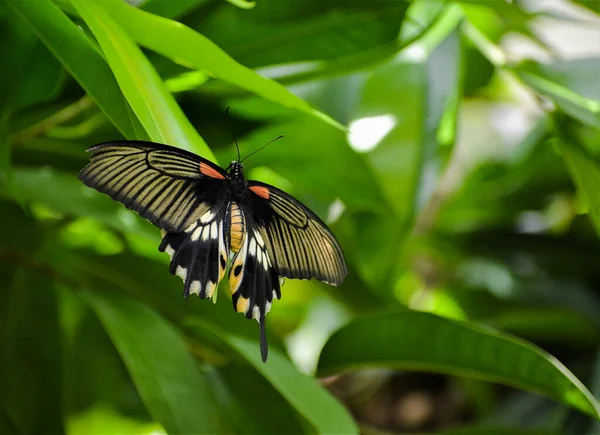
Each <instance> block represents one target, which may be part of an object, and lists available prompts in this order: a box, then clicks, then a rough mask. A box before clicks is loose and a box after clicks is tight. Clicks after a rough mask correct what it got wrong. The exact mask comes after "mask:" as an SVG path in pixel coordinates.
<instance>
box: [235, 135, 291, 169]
mask: <svg viewBox="0 0 600 435" xmlns="http://www.w3.org/2000/svg"><path fill="white" fill-rule="evenodd" d="M282 137H283V135H281V136H277V137H276V138H275V139H272V140H270V141H269V142H267V143H266V144H264V145H263V146H261V147H260V148H258V149H256V150H254V151H252V152H251V153H250V154H248V155H247V156H246V157H244V160H246V159H247V158H248V157H250V156H251V155H252V154H256V153H257V152H259V151H260V150H262V149H265V148H266V147H267V146H269V145H271V144H272V143H273V142H275V141H276V140H279V139H281V138H282ZM244 160H241V161H240V163H241V162H243V161H244Z"/></svg>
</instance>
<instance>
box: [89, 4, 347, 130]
mask: <svg viewBox="0 0 600 435" xmlns="http://www.w3.org/2000/svg"><path fill="white" fill-rule="evenodd" d="M77 1H79V0H77ZM101 3H102V6H103V8H105V9H106V10H107V11H108V12H109V13H110V15H111V17H112V19H114V20H115V23H118V24H120V25H121V26H122V27H123V29H126V32H127V34H129V35H130V36H131V38H132V39H134V40H135V41H136V42H138V43H139V44H141V45H143V46H145V47H148V48H150V49H151V50H154V51H156V52H158V53H160V54H162V55H164V56H167V57H170V58H173V59H176V60H177V61H178V62H180V63H184V64H186V65H187V66H190V67H194V68H197V69H200V70H204V71H206V72H208V73H209V74H210V75H212V76H214V77H216V78H218V79H220V80H223V81H226V82H229V83H232V84H234V85H236V86H239V87H241V88H244V89H247V90H249V91H251V92H254V93H256V94H257V95H260V96H261V97H263V98H266V99H268V100H272V101H275V102H277V103H279V104H282V105H284V106H286V107H292V108H295V109H298V110H301V111H304V112H307V113H310V114H313V115H314V116H317V117H318V118H321V119H324V120H326V121H327V122H329V123H331V124H332V125H334V126H338V127H340V128H343V127H341V126H339V124H337V122H335V121H334V120H332V119H330V118H329V117H327V116H326V115H325V114H323V113H321V112H318V111H317V110H315V109H313V108H312V107H310V105H309V104H308V103H306V102H305V101H304V100H302V99H301V98H298V97H297V96H295V95H294V94H292V93H291V92H290V91H288V90H287V89H286V88H285V87H283V86H282V85H280V84H279V83H277V82H274V81H271V80H268V79H266V78H264V77H262V76H260V75H259V74H257V73H256V72H254V71H252V70H250V69H248V68H246V67H245V66H243V65H241V64H239V63H237V62H236V61H235V60H234V59H233V58H231V57H230V56H229V55H228V54H227V53H225V52H224V51H222V50H221V49H220V48H219V47H218V46H217V45H215V44H214V43H213V42H212V41H210V40H208V39H207V38H205V37H204V36H202V35H201V34H199V33H197V32H195V31H193V30H192V29H190V28H189V27H186V26H184V25H182V24H180V23H177V22H175V21H171V20H168V19H166V18H162V17H158V16H156V15H152V14H149V13H147V12H144V11H142V10H139V9H135V8H133V7H131V6H129V5H127V4H126V3H124V2H121V1H119V0H108V1H103V2H101Z"/></svg>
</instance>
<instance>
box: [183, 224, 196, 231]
mask: <svg viewBox="0 0 600 435" xmlns="http://www.w3.org/2000/svg"><path fill="white" fill-rule="evenodd" d="M194 228H196V222H194V223H192V224H191V225H190V226H189V227H187V228H186V229H185V232H186V233H191V232H192V231H194Z"/></svg>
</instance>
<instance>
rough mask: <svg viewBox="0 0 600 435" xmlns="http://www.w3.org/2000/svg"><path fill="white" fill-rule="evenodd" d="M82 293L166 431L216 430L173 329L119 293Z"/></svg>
mask: <svg viewBox="0 0 600 435" xmlns="http://www.w3.org/2000/svg"><path fill="white" fill-rule="evenodd" d="M82 296H83V297H84V300H85V301H86V302H88V303H89V305H90V306H91V307H92V309H93V310H94V311H95V312H96V314H97V315H98V318H99V319H100V321H101V323H102V324H103V326H104V328H105V329H106V331H107V333H108V334H109V336H110V337H111V339H112V341H113V343H114V344H115V346H116V348H117V350H118V352H119V354H120V355H121V357H122V359H123V362H124V363H125V365H126V367H127V369H128V371H129V373H130V374H131V377H132V379H133V381H134V383H135V385H136V387H137V389H138V391H139V393H140V396H141V397H142V400H143V402H144V404H145V405H146V407H147V408H148V411H149V412H150V414H151V415H152V416H153V417H154V418H155V419H156V420H157V421H159V422H160V423H161V424H162V425H163V427H164V428H165V429H166V430H167V432H168V433H195V432H198V431H201V432H206V433H211V432H215V430H216V429H217V423H216V419H215V418H214V416H215V415H216V410H214V409H213V406H212V403H213V400H212V396H211V394H210V391H209V389H208V384H207V382H206V379H204V378H203V377H202V376H201V374H200V372H199V371H198V368H197V366H196V364H195V362H194V360H193V358H192V357H191V355H190V354H189V353H188V351H187V349H186V347H185V344H184V342H183V340H182V338H181V337H180V336H179V335H178V334H177V332H176V331H175V330H174V328H173V327H172V326H171V325H169V324H168V323H167V322H166V321H165V320H163V319H162V318H161V317H160V316H159V315H158V314H157V313H156V312H155V311H153V310H152V309H150V308H149V307H148V306H146V305H143V304H141V303H139V302H137V301H136V300H134V299H131V298H128V297H125V296H124V295H122V294H119V293H116V292H114V293H111V292H99V291H87V292H85V293H84V294H83V295H82ZM158 344H160V345H158ZM198 409H202V410H203V412H198V411H197V410H198Z"/></svg>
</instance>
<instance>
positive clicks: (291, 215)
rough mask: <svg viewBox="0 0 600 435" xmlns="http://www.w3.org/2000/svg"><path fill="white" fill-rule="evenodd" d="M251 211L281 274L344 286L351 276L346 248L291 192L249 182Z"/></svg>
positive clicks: (274, 264) (270, 255)
mask: <svg viewBox="0 0 600 435" xmlns="http://www.w3.org/2000/svg"><path fill="white" fill-rule="evenodd" d="M248 188H249V189H250V191H251V192H252V194H251V195H250V198H251V199H250V204H249V208H250V210H251V212H252V214H253V216H254V219H255V220H256V222H257V226H258V228H259V229H260V233H261V235H262V238H263V239H264V241H265V245H266V247H267V251H268V253H269V257H270V258H271V260H272V262H273V266H274V267H275V269H276V271H277V273H278V275H280V276H284V277H286V278H297V279H310V278H316V279H318V280H320V281H324V282H326V283H328V284H332V285H336V286H338V285H340V284H342V282H343V281H344V278H345V276H346V275H347V274H348V269H347V267H346V263H345V261H344V255H343V253H342V249H341V247H340V245H339V243H338V242H337V240H336V238H335V236H334V235H333V233H332V232H331V230H329V228H327V225H325V223H323V221H322V220H321V219H319V218H318V217H317V215H315V214H314V213H313V212H311V211H310V210H309V209H308V208H307V207H306V206H305V205H303V204H302V203H300V202H299V201H298V200H296V199H294V198H293V197H291V196H290V195H288V194H287V193H285V192H283V191H281V190H279V189H277V188H275V187H273V186H270V185H268V184H264V183H260V182H258V181H249V182H248Z"/></svg>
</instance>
